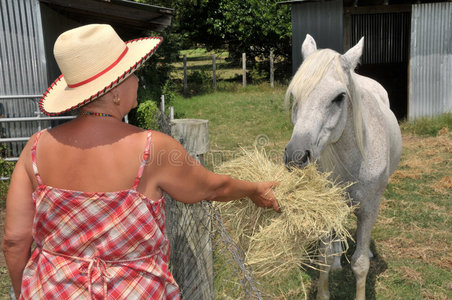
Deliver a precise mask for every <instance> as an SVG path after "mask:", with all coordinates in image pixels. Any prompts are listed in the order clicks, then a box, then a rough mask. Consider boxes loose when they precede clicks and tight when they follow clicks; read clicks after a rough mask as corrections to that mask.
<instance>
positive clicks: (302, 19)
mask: <svg viewBox="0 0 452 300" xmlns="http://www.w3.org/2000/svg"><path fill="white" fill-rule="evenodd" d="M342 2H343V1H342V0H334V1H322V2H303V3H294V4H293V5H292V45H293V46H292V59H293V62H292V73H293V74H295V72H296V71H297V70H298V67H299V66H300V65H301V62H302V61H301V45H302V44H303V41H304V39H305V37H306V34H307V33H309V34H310V35H311V36H312V37H313V38H314V39H315V41H316V43H317V47H318V48H330V49H333V50H336V51H337V52H339V53H342V51H343V33H342V31H343V30H342V27H343V11H344V9H343V4H342Z"/></svg>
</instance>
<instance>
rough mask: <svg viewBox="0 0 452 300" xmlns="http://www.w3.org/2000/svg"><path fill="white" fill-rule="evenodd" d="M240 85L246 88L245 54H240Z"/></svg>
mask: <svg viewBox="0 0 452 300" xmlns="http://www.w3.org/2000/svg"><path fill="white" fill-rule="evenodd" d="M242 83H243V87H246V53H242Z"/></svg>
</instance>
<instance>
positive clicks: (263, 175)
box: [215, 149, 354, 277]
mask: <svg viewBox="0 0 452 300" xmlns="http://www.w3.org/2000/svg"><path fill="white" fill-rule="evenodd" d="M242 151H243V156H241V157H239V158H236V159H234V160H231V161H228V162H226V163H224V164H222V165H221V166H219V167H218V168H216V169H215V171H216V172H217V173H220V174H226V175H229V176H231V177H234V178H237V179H242V180H248V181H279V182H280V186H279V187H277V188H276V189H275V196H276V198H277V199H278V201H279V204H280V206H281V209H282V213H280V214H279V213H276V212H274V211H273V210H271V209H262V208H259V207H256V206H255V205H254V204H253V203H252V202H251V201H250V200H249V199H241V200H239V201H231V202H226V203H218V204H217V205H218V208H219V210H220V212H221V215H222V218H223V221H224V223H225V225H226V227H227V228H228V229H229V230H230V232H231V235H232V237H233V238H234V239H235V240H236V242H237V243H238V244H239V246H240V247H241V248H242V250H243V251H244V252H245V260H246V263H247V264H248V265H250V266H251V268H252V269H253V272H254V274H255V275H256V276H258V277H260V276H266V275H269V274H271V275H272V276H279V274H284V273H287V272H289V271H290V270H291V269H294V268H296V269H300V268H303V267H305V266H309V267H315V264H317V263H319V261H318V259H319V257H318V254H314V253H315V249H316V248H317V246H318V244H319V240H321V239H322V238H325V237H326V236H328V235H329V234H331V233H332V232H334V233H335V236H336V238H335V240H340V241H343V242H346V240H347V237H350V235H349V233H348V231H347V230H346V227H347V226H348V221H349V220H350V218H349V216H350V214H351V212H352V211H353V209H354V207H352V206H349V205H347V197H346V193H345V188H346V187H343V186H339V185H338V184H335V183H334V182H332V181H331V180H329V179H328V175H329V174H325V173H320V172H319V171H318V170H317V167H316V165H315V164H311V165H309V166H308V167H306V168H305V169H293V170H291V172H289V171H288V170H287V169H286V167H285V166H284V165H282V164H276V163H273V162H272V161H271V160H270V159H269V158H268V157H267V155H266V154H265V152H262V151H259V150H257V149H256V150H254V151H247V150H244V149H243V150H242Z"/></svg>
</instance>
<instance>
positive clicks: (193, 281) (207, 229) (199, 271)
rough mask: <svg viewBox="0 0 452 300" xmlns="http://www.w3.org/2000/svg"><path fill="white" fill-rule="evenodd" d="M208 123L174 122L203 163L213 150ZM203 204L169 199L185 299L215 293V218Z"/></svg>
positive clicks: (174, 263)
mask: <svg viewBox="0 0 452 300" xmlns="http://www.w3.org/2000/svg"><path fill="white" fill-rule="evenodd" d="M208 125H209V123H208V121H207V120H197V119H176V120H173V121H172V122H171V135H172V137H173V138H174V139H176V140H177V141H179V142H180V143H181V144H182V145H183V146H184V148H185V149H186V150H187V152H188V153H189V154H190V155H191V156H193V157H194V158H196V159H197V160H198V161H200V162H201V163H204V154H205V153H207V151H208V150H209V127H208ZM170 154H171V153H170ZM174 155H177V153H175V154H174ZM170 156H171V155H170ZM203 205H205V204H203V203H202V202H201V203H196V204H184V203H181V202H178V201H175V200H172V199H167V206H166V213H167V229H168V236H169V239H170V245H171V260H170V265H171V272H172V274H173V276H174V278H175V280H176V282H177V283H178V285H179V287H180V289H181V293H182V295H184V298H185V299H200V300H207V299H208V300H211V299H214V294H215V292H214V285H213V282H214V274H213V251H212V240H211V231H212V221H211V219H210V215H209V214H208V210H207V209H205V208H204V207H203Z"/></svg>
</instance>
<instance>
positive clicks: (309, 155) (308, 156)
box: [301, 150, 311, 164]
mask: <svg viewBox="0 0 452 300" xmlns="http://www.w3.org/2000/svg"><path fill="white" fill-rule="evenodd" d="M309 158H311V152H310V151H309V150H306V152H305V153H304V155H303V157H302V158H301V162H302V163H303V164H304V163H306V162H307V161H308V159H309Z"/></svg>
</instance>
